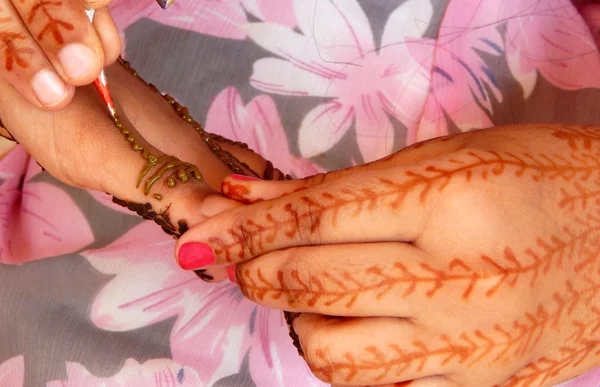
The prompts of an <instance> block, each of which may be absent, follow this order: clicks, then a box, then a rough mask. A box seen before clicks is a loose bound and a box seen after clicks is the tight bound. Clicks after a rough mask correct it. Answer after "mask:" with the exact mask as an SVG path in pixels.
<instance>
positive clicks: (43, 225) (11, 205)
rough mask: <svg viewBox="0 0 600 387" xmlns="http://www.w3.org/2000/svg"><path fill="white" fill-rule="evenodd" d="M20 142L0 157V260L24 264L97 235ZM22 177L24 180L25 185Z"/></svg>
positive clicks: (71, 248) (67, 250)
mask: <svg viewBox="0 0 600 387" xmlns="http://www.w3.org/2000/svg"><path fill="white" fill-rule="evenodd" d="M40 172H41V169H40V167H39V166H37V165H36V164H35V163H34V162H33V160H32V159H31V158H30V157H29V156H28V155H27V154H26V153H25V151H24V150H23V149H22V148H21V147H18V148H16V149H14V150H13V151H11V152H10V153H9V154H8V155H7V156H6V157H5V158H4V159H3V160H2V161H1V162H0V177H1V178H3V179H4V182H3V183H2V185H1V186H0V236H1V238H2V239H1V240H0V262H2V263H6V264H21V263H24V262H28V261H33V260H37V259H41V258H46V257H54V256H58V255H63V254H67V253H70V252H74V251H78V250H80V249H82V248H84V247H85V246H87V245H88V244H90V243H91V242H93V240H94V236H93V233H92V231H91V229H90V227H89V224H88V222H87V219H86V218H85V216H84V214H83V213H82V212H81V210H80V209H79V207H78V206H77V205H76V204H75V203H74V202H73V200H72V199H71V198H70V197H69V196H68V195H67V193H66V192H65V191H63V190H62V189H60V188H59V187H57V186H55V185H52V184H48V183H44V182H32V181H31V179H32V178H33V177H34V176H35V175H37V174H38V173H40ZM23 181H24V182H25V184H23Z"/></svg>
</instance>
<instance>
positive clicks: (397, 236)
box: [176, 168, 433, 270]
mask: <svg viewBox="0 0 600 387" xmlns="http://www.w3.org/2000/svg"><path fill="white" fill-rule="evenodd" d="M417 170H418V168H413V171H406V170H401V169H398V168H391V169H389V170H385V171H374V172H372V173H362V174H356V175H352V176H349V177H347V178H343V179H340V180H336V181H334V182H331V183H329V184H323V185H319V186H316V187H312V188H309V189H307V190H304V191H301V192H297V193H294V194H291V195H287V196H283V197H281V198H277V199H274V200H269V201H264V202H259V203H255V204H252V205H249V206H245V207H237V208H235V209H233V210H230V211H228V212H224V213H222V214H220V215H217V216H215V217H214V218H210V219H208V220H206V221H205V222H204V223H203V224H201V225H198V226H197V227H195V228H192V229H190V230H189V231H188V232H187V233H185V234H184V235H183V236H182V238H181V239H180V240H179V241H178V244H177V249H176V253H177V257H178V261H179V264H180V266H181V267H182V268H184V269H186V270H191V269H197V268H199V267H204V266H207V265H212V264H216V265H223V264H232V263H233V264H235V263H239V262H244V261H247V260H249V259H252V258H255V257H258V256H261V255H263V254H265V253H268V252H271V251H275V250H280V249H285V248H289V247H299V246H311V245H326V244H337V243H355V242H366V243H368V242H385V241H404V242H409V241H413V240H415V239H416V238H417V236H418V235H419V234H420V233H421V230H422V227H423V224H424V214H425V213H424V208H425V206H423V196H422V193H423V192H424V190H429V188H428V187H430V184H429V183H430V180H431V179H428V178H425V177H424V176H423V175H421V174H419V173H418V172H417ZM422 172H423V173H425V171H422ZM431 191H433V190H431Z"/></svg>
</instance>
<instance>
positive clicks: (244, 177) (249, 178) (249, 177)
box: [231, 174, 260, 181]
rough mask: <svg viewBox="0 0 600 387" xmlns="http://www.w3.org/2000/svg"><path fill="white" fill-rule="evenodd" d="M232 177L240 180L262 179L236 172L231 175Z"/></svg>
mask: <svg viewBox="0 0 600 387" xmlns="http://www.w3.org/2000/svg"><path fill="white" fill-rule="evenodd" d="M231 178H232V179H233V180H240V181H258V180H260V179H259V178H257V177H252V176H245V175H236V174H233V175H231Z"/></svg>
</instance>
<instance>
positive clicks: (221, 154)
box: [119, 58, 259, 177]
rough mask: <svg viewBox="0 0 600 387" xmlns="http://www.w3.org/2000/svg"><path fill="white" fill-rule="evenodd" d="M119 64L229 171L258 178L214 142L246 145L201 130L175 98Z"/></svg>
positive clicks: (244, 147) (123, 61)
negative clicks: (192, 131) (157, 97)
mask: <svg viewBox="0 0 600 387" xmlns="http://www.w3.org/2000/svg"><path fill="white" fill-rule="evenodd" d="M119 63H120V64H121V65H122V66H123V67H124V68H125V69H127V70H128V71H129V72H130V73H131V74H132V75H134V76H135V77H136V78H137V79H139V80H140V81H141V82H143V83H144V84H145V85H147V86H148V87H150V88H151V89H152V90H153V91H154V92H156V93H158V94H160V95H161V96H162V97H163V98H164V99H165V100H166V101H167V102H168V103H169V105H171V107H172V108H173V110H174V111H175V113H176V114H177V115H178V116H179V117H180V118H181V119H183V120H184V121H186V122H187V123H188V124H190V125H192V127H193V128H194V129H195V130H196V132H197V133H198V134H199V135H200V136H201V137H202V139H203V140H204V142H205V143H206V145H207V146H208V148H209V149H210V150H211V151H212V152H213V153H214V154H215V155H216V156H217V157H218V158H219V159H220V160H221V161H222V162H223V163H224V164H225V165H227V166H228V167H229V169H231V171H232V172H234V173H236V174H240V175H245V174H246V171H247V172H249V173H251V174H252V175H254V176H255V177H259V175H258V173H256V172H255V171H253V170H252V169H251V168H250V167H249V166H248V165H247V164H245V163H243V162H241V161H240V160H238V159H237V158H236V157H235V156H233V155H232V154H231V153H230V152H227V151H226V150H224V149H223V148H222V147H221V146H220V145H219V144H217V142H216V141H221V142H225V143H228V144H230V145H234V146H237V147H240V148H242V149H246V150H250V148H249V147H248V145H246V144H244V143H241V142H236V141H231V140H227V139H225V138H224V137H222V136H218V135H214V134H210V133H208V132H206V131H205V130H204V128H202V125H200V124H199V123H198V122H196V121H195V120H194V118H193V117H192V116H191V115H190V114H189V110H188V108H186V107H185V106H182V105H181V104H180V103H179V102H177V101H176V100H175V98H173V97H172V96H170V95H169V94H162V93H161V92H160V91H159V90H158V88H156V86H154V85H153V84H151V83H148V82H146V81H144V79H143V78H142V77H140V75H139V74H138V73H137V71H135V70H134V69H133V68H132V67H131V64H130V63H129V62H127V61H126V60H124V59H123V58H119Z"/></svg>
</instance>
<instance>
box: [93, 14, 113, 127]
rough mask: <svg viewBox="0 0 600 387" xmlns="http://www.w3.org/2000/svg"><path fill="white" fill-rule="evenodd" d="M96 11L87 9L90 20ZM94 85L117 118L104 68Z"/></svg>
mask: <svg viewBox="0 0 600 387" xmlns="http://www.w3.org/2000/svg"><path fill="white" fill-rule="evenodd" d="M94 12H95V11H94V10H93V9H86V10H85V13H86V14H87V16H88V18H89V19H90V22H91V21H92V20H94ZM94 86H95V87H96V90H97V91H98V94H100V98H102V102H104V104H105V105H106V108H107V109H108V113H109V114H110V116H111V117H112V118H113V119H115V118H116V116H117V109H115V102H114V101H113V98H112V96H111V94H110V89H109V88H108V81H107V80H106V73H105V72H104V69H102V72H100V76H98V79H96V80H95V81H94Z"/></svg>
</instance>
